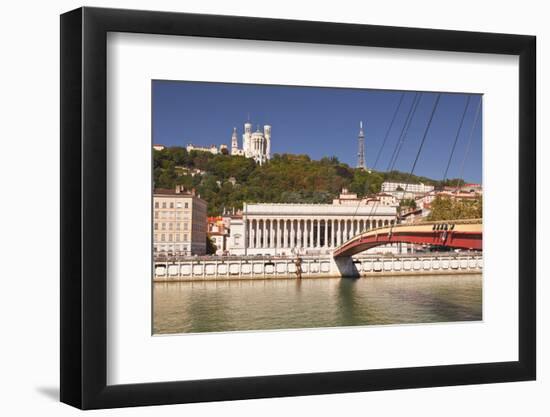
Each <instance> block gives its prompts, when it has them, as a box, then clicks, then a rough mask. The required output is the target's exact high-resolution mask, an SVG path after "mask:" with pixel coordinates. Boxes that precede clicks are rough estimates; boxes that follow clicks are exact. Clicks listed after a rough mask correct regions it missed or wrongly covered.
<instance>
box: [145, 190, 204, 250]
mask: <svg viewBox="0 0 550 417" xmlns="http://www.w3.org/2000/svg"><path fill="white" fill-rule="evenodd" d="M206 209H207V204H206V201H204V200H203V199H201V198H200V197H199V196H197V195H195V192H194V190H193V191H190V192H188V191H186V190H184V189H183V188H182V187H181V186H177V187H176V188H175V189H173V190H168V189H156V190H155V191H154V193H153V251H154V255H155V257H162V256H190V255H204V254H206V232H207V221H206V219H207V217H206Z"/></svg>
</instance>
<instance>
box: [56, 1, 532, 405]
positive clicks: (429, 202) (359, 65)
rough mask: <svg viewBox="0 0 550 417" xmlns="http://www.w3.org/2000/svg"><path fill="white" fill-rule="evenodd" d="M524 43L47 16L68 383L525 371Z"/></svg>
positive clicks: (68, 387)
mask: <svg viewBox="0 0 550 417" xmlns="http://www.w3.org/2000/svg"><path fill="white" fill-rule="evenodd" d="M535 66H536V65H535V37H532V36H524V35H509V34H492V33H474V32H458V31H446V30H431V29H415V28H397V27H384V26H371V25H355V24H340V23H326V22H311V21H292V20H276V19H264V18H251V17H234V16H214V15H197V14H185V13H168V12H151V11H135V10H117V9H101V8H80V9H77V10H74V11H71V12H68V13H65V14H63V15H62V16H61V311H60V315H61V401H63V402H65V403H67V404H70V405H73V406H75V407H79V408H82V409H93V408H111V407H124V406H139V405H155V404H174V403H188V402H201V401H220V400H234V399H248V398H265V397H277V396H297V395H314V394H326V393H343V392H356V391H373V390H387V389H399V388H417V387H434V386H445V385H463V384H480V383H495V382H506V381H522V380H533V379H535V376H536V350H535V346H536V330H535V329H536V315H535V311H536V305H535V301H536V293H535V292H536V274H535V248H536V208H535V207H536V206H535V201H536V195H535V191H536V187H535V172H536V167H535V161H536V158H535V152H536V146H535V104H536V97H535Z"/></svg>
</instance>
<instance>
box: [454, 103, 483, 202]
mask: <svg viewBox="0 0 550 417" xmlns="http://www.w3.org/2000/svg"><path fill="white" fill-rule="evenodd" d="M481 101H482V97H480V98H479V103H478V105H477V110H476V115H475V118H474V123H472V128H471V129H470V135H469V136H468V144H467V145H466V152H465V153H464V157H463V158H462V163H461V164H460V175H459V177H458V179H457V180H456V192H458V188H459V182H460V179H461V178H462V175H463V174H464V164H465V163H466V159H467V158H468V154H469V153H470V145H471V143H472V137H473V134H474V129H475V127H476V125H477V121H478V118H479V111H480V110H481Z"/></svg>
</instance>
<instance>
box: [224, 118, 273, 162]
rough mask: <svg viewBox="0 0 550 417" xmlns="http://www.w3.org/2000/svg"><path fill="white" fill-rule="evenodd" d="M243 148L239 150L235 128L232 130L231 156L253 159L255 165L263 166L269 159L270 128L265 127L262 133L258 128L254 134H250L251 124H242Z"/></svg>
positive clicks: (268, 126)
mask: <svg viewBox="0 0 550 417" xmlns="http://www.w3.org/2000/svg"><path fill="white" fill-rule="evenodd" d="M242 138H243V147H242V148H239V139H238V134H237V128H236V127H234V128H233V135H232V136H231V155H241V156H245V157H246V158H254V161H256V163H258V164H260V165H263V164H265V163H266V162H267V161H269V159H271V126H270V125H265V126H264V130H263V132H262V131H260V127H259V126H258V127H257V129H256V131H255V132H252V124H251V123H250V122H246V123H245V124H244V133H243V135H242Z"/></svg>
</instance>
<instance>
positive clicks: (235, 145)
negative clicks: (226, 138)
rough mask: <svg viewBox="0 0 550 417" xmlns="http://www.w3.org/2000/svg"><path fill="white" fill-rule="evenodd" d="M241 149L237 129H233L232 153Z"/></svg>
mask: <svg viewBox="0 0 550 417" xmlns="http://www.w3.org/2000/svg"><path fill="white" fill-rule="evenodd" d="M238 149H239V139H238V138H237V128H236V127H234V128H233V134H232V135H231V153H232V154H234V153H235V152H236V151H237V150H238Z"/></svg>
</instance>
